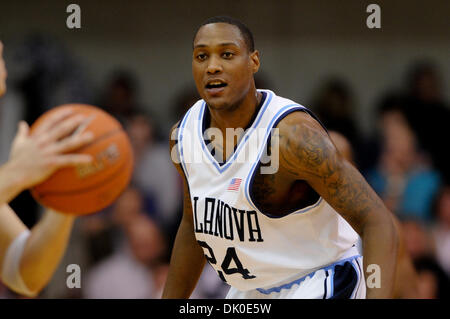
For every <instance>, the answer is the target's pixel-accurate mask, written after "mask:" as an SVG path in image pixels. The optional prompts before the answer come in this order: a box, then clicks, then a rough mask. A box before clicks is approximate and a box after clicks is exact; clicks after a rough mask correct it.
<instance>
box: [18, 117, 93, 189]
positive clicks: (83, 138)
mask: <svg viewBox="0 0 450 319" xmlns="http://www.w3.org/2000/svg"><path fill="white" fill-rule="evenodd" d="M86 118H87V117H86V116H82V115H74V113H73V112H72V111H71V110H70V109H64V110H60V111H58V112H55V113H54V114H52V116H49V117H48V118H47V119H46V120H45V121H44V122H43V123H42V125H41V126H40V127H39V128H38V129H37V130H35V131H34V132H32V133H31V134H30V132H29V127H28V125H27V123H25V122H23V121H22V122H20V123H19V129H18V133H17V135H16V137H15V139H14V141H13V144H12V148H11V153H10V162H11V163H12V164H13V165H14V167H15V168H16V171H17V174H18V175H19V176H16V177H17V179H18V181H19V184H20V185H21V188H22V189H27V188H29V187H31V186H34V185H36V184H39V183H41V182H43V181H44V180H46V179H47V178H48V177H50V176H51V175H52V174H53V173H54V172H55V171H57V170H58V169H60V168H62V167H66V166H75V165H81V164H86V163H89V162H91V161H92V157H91V156H90V155H88V154H67V152H70V151H71V150H74V149H76V148H79V147H81V146H83V145H86V144H88V143H89V142H91V141H92V139H93V135H92V133H90V132H83V133H81V132H80V133H76V134H73V135H70V136H69V134H71V133H72V132H74V131H75V130H76V129H77V128H78V127H79V126H80V125H82V124H83V123H84V122H85V121H86Z"/></svg>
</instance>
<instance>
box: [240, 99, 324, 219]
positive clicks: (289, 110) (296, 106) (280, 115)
mask: <svg viewBox="0 0 450 319" xmlns="http://www.w3.org/2000/svg"><path fill="white" fill-rule="evenodd" d="M286 110H287V111H286ZM295 111H306V112H307V113H308V114H312V113H310V112H309V110H308V109H307V108H306V107H304V106H302V105H300V104H289V105H286V106H283V107H282V108H281V109H280V110H279V111H278V112H277V114H275V116H274V117H273V118H272V120H271V121H270V123H269V125H268V127H267V132H266V134H265V136H264V139H265V141H266V142H265V143H264V144H263V147H262V148H261V150H260V151H259V154H258V157H257V158H256V161H255V163H253V165H252V168H251V169H250V172H249V174H248V175H247V178H246V181H245V197H246V198H247V201H248V202H249V204H250V205H251V206H252V207H253V208H254V209H255V210H256V211H257V212H260V213H261V214H264V215H265V216H267V217H269V218H283V217H285V216H288V215H290V214H302V213H306V212H307V211H309V210H311V209H313V208H315V207H317V206H319V205H320V204H321V203H322V200H323V199H322V197H319V199H318V200H317V202H315V203H314V204H312V205H309V206H307V207H303V208H301V209H297V210H293V211H292V212H288V213H287V214H285V215H283V216H274V215H270V214H265V213H263V212H261V211H260V210H259V209H258V208H257V207H256V205H255V203H254V202H253V200H252V199H251V196H250V181H253V178H254V177H255V172H256V170H255V168H256V166H257V165H258V164H259V160H260V158H261V155H262V152H263V151H264V149H265V146H266V144H267V139H268V137H269V135H270V134H271V130H272V128H273V127H274V126H275V125H276V124H277V123H278V122H279V121H280V120H282V119H283V118H284V117H286V116H287V115H288V114H290V113H292V112H295ZM249 177H250V178H249Z"/></svg>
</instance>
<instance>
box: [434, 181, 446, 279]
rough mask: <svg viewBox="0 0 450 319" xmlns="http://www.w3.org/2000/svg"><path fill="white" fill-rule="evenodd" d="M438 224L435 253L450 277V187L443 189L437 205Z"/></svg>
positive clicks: (435, 226) (436, 225)
mask: <svg viewBox="0 0 450 319" xmlns="http://www.w3.org/2000/svg"><path fill="white" fill-rule="evenodd" d="M435 212H436V224H435V225H434V227H433V231H432V235H433V241H434V251H435V255H436V259H437V261H438V263H439V264H440V266H441V267H442V268H443V269H444V271H445V272H446V273H447V275H448V276H450V186H449V185H448V184H447V185H445V186H444V187H442V189H441V191H440V193H439V196H438V197H437V199H436V205H435Z"/></svg>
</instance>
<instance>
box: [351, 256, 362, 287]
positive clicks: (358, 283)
mask: <svg viewBox="0 0 450 319" xmlns="http://www.w3.org/2000/svg"><path fill="white" fill-rule="evenodd" d="M355 262H356V264H358V261H357V260H352V266H353V269H355V271H356V275H357V276H358V280H357V281H356V286H355V289H353V292H352V295H353V294H355V295H356V293H357V292H358V289H359V285H360V281H361V275H360V272H361V270H360V269H359V264H358V267H356V266H355Z"/></svg>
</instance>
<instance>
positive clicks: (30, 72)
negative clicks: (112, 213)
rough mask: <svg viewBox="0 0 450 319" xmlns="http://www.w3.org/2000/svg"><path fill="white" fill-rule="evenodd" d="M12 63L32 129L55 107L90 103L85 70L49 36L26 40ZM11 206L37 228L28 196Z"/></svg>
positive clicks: (34, 209) (35, 210)
mask: <svg viewBox="0 0 450 319" xmlns="http://www.w3.org/2000/svg"><path fill="white" fill-rule="evenodd" d="M11 62H12V64H13V65H15V68H13V69H14V81H13V82H14V83H12V84H13V85H12V86H13V87H14V88H15V89H16V90H15V91H16V92H17V93H18V94H19V95H20V97H19V98H20V100H21V102H22V103H23V108H22V112H21V114H20V116H21V119H23V120H25V121H26V122H27V123H28V124H30V125H31V123H33V122H34V121H35V120H36V119H37V118H38V117H39V116H40V115H41V114H42V113H44V112H45V111H47V110H49V109H51V108H53V107H55V106H58V105H61V104H65V103H77V102H79V103H88V102H89V100H90V96H91V92H90V91H89V83H88V81H87V78H86V75H85V71H84V70H85V69H84V68H83V66H82V65H81V63H79V61H77V59H76V58H75V57H74V55H73V53H72V51H70V50H68V49H67V48H66V47H65V46H64V44H63V43H61V42H60V41H59V40H57V39H55V38H53V37H51V36H49V35H43V34H32V35H30V36H28V37H26V38H25V40H24V41H23V42H22V43H21V44H20V45H19V47H18V50H17V51H16V52H15V54H14V58H13V59H12V60H11ZM9 120H12V119H9ZM13 125H16V123H13ZM10 205H11V207H12V208H13V209H14V210H15V211H17V212H18V216H19V217H20V219H21V220H22V221H23V222H24V223H25V225H26V226H28V227H32V226H34V224H35V223H36V221H37V216H38V206H37V204H36V202H35V201H34V200H33V199H32V197H31V195H30V194H29V193H28V192H26V191H25V192H22V193H21V194H20V195H19V196H17V197H16V198H15V199H14V200H13V201H12V202H11V203H10ZM23 212H26V214H24V213H23Z"/></svg>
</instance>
